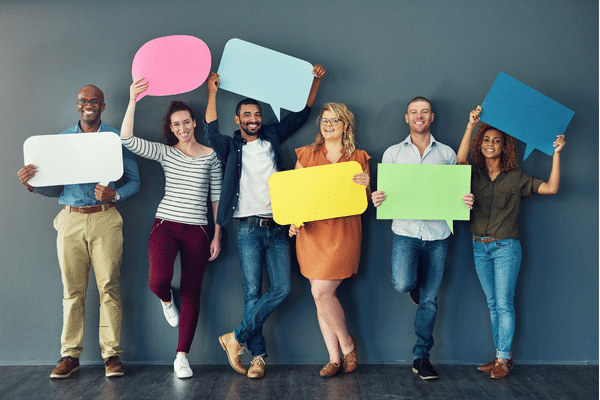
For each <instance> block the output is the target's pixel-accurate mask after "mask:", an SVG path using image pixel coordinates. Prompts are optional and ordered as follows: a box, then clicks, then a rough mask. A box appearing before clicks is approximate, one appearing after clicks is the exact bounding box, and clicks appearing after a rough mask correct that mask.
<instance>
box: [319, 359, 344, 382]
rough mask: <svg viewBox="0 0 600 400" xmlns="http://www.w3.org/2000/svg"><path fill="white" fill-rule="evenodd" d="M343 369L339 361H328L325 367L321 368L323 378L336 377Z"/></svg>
mask: <svg viewBox="0 0 600 400" xmlns="http://www.w3.org/2000/svg"><path fill="white" fill-rule="evenodd" d="M341 370H342V365H341V364H339V363H333V362H331V361H330V362H328V363H327V365H325V366H324V367H323V368H321V372H320V373H319V375H321V378H331V377H334V376H336V375H337V374H338V372H340V371H341Z"/></svg>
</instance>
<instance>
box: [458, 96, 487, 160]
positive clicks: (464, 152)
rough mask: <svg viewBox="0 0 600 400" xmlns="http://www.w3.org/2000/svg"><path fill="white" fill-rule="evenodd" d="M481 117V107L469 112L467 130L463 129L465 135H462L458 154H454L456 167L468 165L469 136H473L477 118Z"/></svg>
mask: <svg viewBox="0 0 600 400" xmlns="http://www.w3.org/2000/svg"><path fill="white" fill-rule="evenodd" d="M480 116H481V106H477V108H476V109H475V110H473V111H471V114H470V115H469V123H468V124H467V129H465V134H464V135H463V138H462V141H461V142H460V147H459V148H458V153H456V159H457V162H458V165H468V164H469V161H468V160H467V158H468V156H469V147H470V145H471V136H472V134H473V129H475V126H476V125H477V123H478V122H479V117H480Z"/></svg>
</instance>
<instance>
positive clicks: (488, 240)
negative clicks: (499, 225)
mask: <svg viewBox="0 0 600 400" xmlns="http://www.w3.org/2000/svg"><path fill="white" fill-rule="evenodd" d="M473 240H474V241H476V242H479V243H490V242H493V241H494V240H496V239H494V238H485V239H482V238H479V237H477V236H473Z"/></svg>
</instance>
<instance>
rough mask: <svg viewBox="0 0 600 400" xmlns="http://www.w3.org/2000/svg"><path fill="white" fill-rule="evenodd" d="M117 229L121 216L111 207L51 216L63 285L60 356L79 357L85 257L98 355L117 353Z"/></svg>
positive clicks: (120, 236)
mask: <svg viewBox="0 0 600 400" xmlns="http://www.w3.org/2000/svg"><path fill="white" fill-rule="evenodd" d="M122 227H123V219H122V218H121V215H120V214H119V212H118V211H117V209H116V208H115V207H113V208H110V209H108V210H106V211H99V212H95V213H90V214H79V213H76V212H70V211H68V210H62V211H61V212H60V213H59V214H58V215H57V216H56V218H55V219H54V228H55V229H56V231H57V233H58V235H57V239H56V247H57V251H58V262H59V264H60V271H61V276H62V283H63V330H62V336H61V350H60V352H61V355H62V357H66V356H71V357H75V358H79V356H80V355H81V351H82V350H83V330H84V327H85V298H86V292H87V286H88V281H89V273H90V261H91V265H92V266H93V268H94V274H95V275H96V284H97V286H98V292H99V293H100V324H99V325H100V326H99V337H100V349H101V352H102V358H108V357H110V356H120V355H121V354H122V353H123V352H122V350H121V349H120V348H119V343H120V341H121V292H120V287H119V278H120V276H121V271H120V269H121V258H122V255H123V232H122Z"/></svg>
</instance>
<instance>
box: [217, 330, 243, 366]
mask: <svg viewBox="0 0 600 400" xmlns="http://www.w3.org/2000/svg"><path fill="white" fill-rule="evenodd" d="M219 342H220V343H221V347H223V350H225V352H226V353H227V358H228V359H229V364H231V367H232V368H233V369H235V370H236V371H237V372H239V373H240V374H242V375H246V374H247V373H248V370H247V369H246V367H244V364H242V357H241V355H242V353H243V352H244V348H243V347H242V345H241V344H239V343H238V342H237V340H235V333H234V332H231V333H227V334H225V335H223V336H220V337H219Z"/></svg>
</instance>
